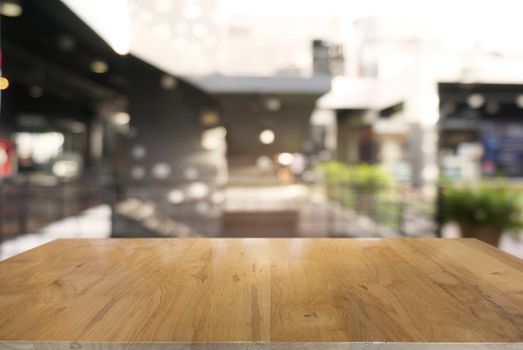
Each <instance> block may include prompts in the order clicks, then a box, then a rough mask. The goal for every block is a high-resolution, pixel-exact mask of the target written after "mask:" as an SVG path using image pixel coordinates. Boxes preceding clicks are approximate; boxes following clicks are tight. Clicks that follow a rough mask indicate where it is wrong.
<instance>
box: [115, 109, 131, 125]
mask: <svg viewBox="0 0 523 350" xmlns="http://www.w3.org/2000/svg"><path fill="white" fill-rule="evenodd" d="M130 120H131V116H130V115H129V113H125V112H120V113H116V114H115V115H113V121H114V122H115V123H116V124H118V125H126V124H128V123H129V121H130Z"/></svg>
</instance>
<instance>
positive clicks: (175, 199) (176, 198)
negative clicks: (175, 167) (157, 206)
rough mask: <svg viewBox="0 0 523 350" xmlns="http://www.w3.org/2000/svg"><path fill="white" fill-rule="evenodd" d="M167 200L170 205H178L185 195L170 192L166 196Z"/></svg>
mask: <svg viewBox="0 0 523 350" xmlns="http://www.w3.org/2000/svg"><path fill="white" fill-rule="evenodd" d="M167 200H168V201H169V202H170V203H172V204H180V203H182V202H183V201H184V200H185V195H184V194H183V192H182V191H180V190H172V191H171V192H169V194H168V195H167Z"/></svg>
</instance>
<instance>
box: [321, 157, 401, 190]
mask: <svg viewBox="0 0 523 350" xmlns="http://www.w3.org/2000/svg"><path fill="white" fill-rule="evenodd" d="M315 170H316V171H317V172H320V173H321V174H323V175H324V177H325V180H326V181H327V183H328V184H329V185H339V184H347V185H349V186H350V187H352V188H354V189H356V190H359V191H376V190H382V189H385V188H388V187H389V186H390V185H391V183H392V180H391V178H390V176H389V175H388V174H387V173H386V172H385V171H384V170H383V168H382V167H381V166H379V165H374V164H358V165H348V164H344V163H340V162H336V161H329V162H325V163H321V164H319V165H317V166H316V168H315Z"/></svg>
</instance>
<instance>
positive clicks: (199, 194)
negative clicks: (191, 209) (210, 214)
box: [187, 182, 209, 199]
mask: <svg viewBox="0 0 523 350" xmlns="http://www.w3.org/2000/svg"><path fill="white" fill-rule="evenodd" d="M187 193H188V195H189V197H191V198H193V199H203V198H205V197H206V196H207V195H208V194H209V187H208V186H207V185H206V184H205V183H204V182H193V183H192V184H190V185H189V187H188V188H187Z"/></svg>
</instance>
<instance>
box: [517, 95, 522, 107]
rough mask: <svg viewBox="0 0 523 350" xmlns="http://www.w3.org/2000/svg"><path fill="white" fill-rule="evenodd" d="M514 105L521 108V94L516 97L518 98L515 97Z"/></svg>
mask: <svg viewBox="0 0 523 350" xmlns="http://www.w3.org/2000/svg"><path fill="white" fill-rule="evenodd" d="M516 105H517V106H518V107H519V108H523V94H521V95H518V97H516Z"/></svg>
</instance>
